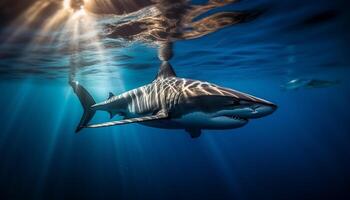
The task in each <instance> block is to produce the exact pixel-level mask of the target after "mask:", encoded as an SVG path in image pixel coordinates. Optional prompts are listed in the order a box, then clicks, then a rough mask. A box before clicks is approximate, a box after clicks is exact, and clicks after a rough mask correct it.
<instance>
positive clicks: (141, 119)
mask: <svg viewBox="0 0 350 200" xmlns="http://www.w3.org/2000/svg"><path fill="white" fill-rule="evenodd" d="M167 117H168V113H167V112H165V111H159V112H158V113H157V114H156V115H151V116H145V117H136V118H129V119H123V120H119V121H112V122H105V123H100V124H91V125H88V126H86V128H99V127H106V126H116V125H123V124H130V123H135V122H147V121H153V120H159V119H165V118H167Z"/></svg>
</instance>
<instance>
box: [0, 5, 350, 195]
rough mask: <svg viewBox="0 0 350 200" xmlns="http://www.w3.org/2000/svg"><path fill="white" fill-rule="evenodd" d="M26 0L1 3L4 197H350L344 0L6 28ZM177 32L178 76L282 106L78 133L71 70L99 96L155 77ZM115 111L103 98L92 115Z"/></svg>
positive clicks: (0, 174)
mask: <svg viewBox="0 0 350 200" xmlns="http://www.w3.org/2000/svg"><path fill="white" fill-rule="evenodd" d="M12 2H14V1H12ZM140 2H141V1H140ZM194 3H196V4H199V5H204V4H205V3H206V1H195V2H194ZM13 4H14V3H13ZM27 4H28V5H26V4H23V8H20V6H17V7H16V6H13V9H12V10H11V8H8V7H11V6H12V4H11V3H10V2H8V1H1V3H0V12H1V16H2V17H1V18H2V21H0V24H1V30H2V35H1V37H0V41H1V44H0V92H1V94H0V105H2V106H1V112H0V127H1V128H0V199H36V200H37V199H162V200H163V199H243V200H246V199H269V200H271V199H350V190H349V188H350V173H349V169H350V146H349V143H350V124H349V123H350V120H349V119H350V112H348V111H349V109H348V103H349V100H350V93H349V92H350V81H349V80H348V77H349V75H350V73H349V72H350V59H349V55H350V54H349V52H350V49H349V48H350V46H349V44H350V43H349V41H350V40H349V39H350V38H349V35H350V34H349V27H350V26H349V25H350V18H349V13H348V6H349V4H348V3H346V1H324V0H322V1H316V0H306V1H302V0H297V1H277V0H245V1H240V2H238V3H232V4H227V5H224V6H222V7H218V8H214V9H212V10H210V11H208V12H206V13H205V14H204V17H205V16H210V15H211V14H213V13H218V12H223V11H226V12H229V11H238V10H239V11H247V12H252V13H253V14H251V15H249V19H247V20H243V21H242V23H238V24H235V23H231V24H229V25H227V26H223V27H217V28H216V29H215V28H214V29H215V30H210V31H208V33H205V34H203V35H199V36H198V37H196V38H188V37H189V36H188V35H185V34H179V33H178V32H177V31H178V30H177V29H176V30H172V29H166V31H165V33H168V32H167V31H169V30H170V32H171V34H168V35H167V34H165V36H164V33H163V34H159V35H160V36H161V37H160V38H157V39H155V38H154V37H148V36H149V35H150V34H148V33H147V34H144V35H142V34H141V35H137V37H132V38H131V37H130V34H132V33H133V32H131V31H126V33H127V34H128V35H127V36H125V35H123V34H125V32H123V30H117V31H119V32H118V33H119V34H120V35H119V36H120V37H121V38H120V37H119V38H116V37H115V35H107V36H106V35H104V36H101V37H100V41H98V42H96V41H95V40H93V39H91V38H96V35H99V33H96V34H95V33H91V32H98V30H99V29H98V28H100V26H103V24H104V23H107V24H108V23H109V22H108V20H109V19H110V17H107V19H103V20H101V21H98V22H95V23H96V29H98V30H97V31H96V30H93V29H91V27H88V28H85V29H84V26H85V27H86V26H87V25H86V24H83V25H81V24H76V23H75V21H74V20H72V19H70V18H64V17H63V18H64V19H65V20H64V21H65V22H67V24H66V25H63V26H59V25H55V26H54V25H52V24H54V23H51V24H50V21H47V20H46V21H45V23H46V24H47V23H49V24H50V25H48V26H44V27H43V26H38V25H37V24H35V23H33V24H34V25H33V24H32V26H30V29H29V30H22V31H17V34H13V35H14V36H13V35H12V36H11V37H10V38H9V36H10V35H11V34H9V33H14V31H15V30H16V29H21V28H22V29H23V27H24V26H21V23H22V24H23V23H24V21H25V20H24V21H23V19H22V20H18V21H15V22H14V19H13V18H16V17H17V16H19V15H20V13H23V12H24V11H25V9H26V8H27V7H26V6H28V7H30V4H31V3H27ZM140 5H144V4H142V3H141V4H140ZM145 5H147V4H146V3H145ZM170 7H171V6H170ZM47 9H48V11H45V12H48V13H52V12H54V10H55V7H53V8H51V7H50V8H47ZM118 9H121V8H120V7H118ZM131 11H133V10H130V11H128V12H131ZM45 12H44V14H42V15H43V16H48V14H47V13H45ZM96 12H97V11H96ZM115 12H116V13H117V14H119V13H118V12H119V11H118V12H117V11H115ZM177 12H179V11H177ZM121 13H123V12H121ZM180 13H181V12H180ZM254 13H255V14H254ZM33 15H34V14H33ZM225 16H226V15H225ZM66 17H67V16H66ZM138 17H140V16H138ZM142 17H143V16H142V14H141V17H140V18H141V19H142ZM202 17H203V16H202ZM37 18H38V20H39V21H40V19H41V18H40V14H39V15H38V17H37ZM130 18H131V21H132V20H133V19H135V18H137V17H135V16H131V17H130ZM176 18H177V19H178V18H179V17H178V16H176ZM199 18H201V17H199ZM27 19H28V17H27ZM46 19H50V18H49V17H46ZM28 20H29V19H28ZM70 20H71V21H70ZM118 20H119V19H117V21H118ZM124 20H126V21H128V20H130V19H129V18H127V19H124ZM152 20H154V19H152ZM106 21H107V22H106ZM81 23H84V22H81ZM87 24H90V25H91V23H90V22H88V23H87ZM101 24H102V25H101ZM148 26H150V25H149V24H148ZM177 26H180V25H177ZM38 27H40V28H38ZM45 27H46V28H48V31H46V32H39V33H38V30H39V31H40V30H43V29H44V28H45ZM133 27H134V26H133ZM141 27H143V26H141ZM187 29H190V28H184V29H183V30H182V32H185V31H187ZM67 30H68V33H64V31H67ZM132 30H134V31H135V29H132ZM191 30H192V29H191ZM191 30H190V31H191ZM69 31H71V32H69ZM172 31H174V32H172ZM190 31H189V32H190ZM62 32H63V33H62ZM180 32H181V31H180ZM89 34H92V36H91V35H89ZM38 35H40V37H38ZM169 35H170V36H169ZM189 35H191V34H189ZM169 38H172V41H174V42H173V54H174V56H173V58H172V59H171V60H170V63H171V64H172V66H173V67H174V69H175V70H176V72H177V74H178V76H180V77H185V78H192V79H199V80H206V81H209V82H213V83H216V84H219V85H222V86H226V87H230V88H234V89H237V90H239V91H243V92H246V93H249V94H252V95H254V96H257V97H261V98H264V99H267V100H269V101H272V102H274V103H276V104H277V105H278V106H279V108H278V110H277V111H276V112H275V113H273V114H272V115H270V116H267V117H264V118H261V119H256V120H252V121H250V122H249V123H248V124H247V125H246V126H244V127H242V128H239V129H233V130H226V131H209V130H205V131H204V133H203V134H202V135H201V136H200V137H199V138H197V139H191V138H190V137H189V135H188V134H187V133H186V132H185V131H183V130H163V129H155V128H149V127H145V126H141V125H138V124H129V125H123V126H115V127H109V128H101V129H85V130H83V131H82V132H81V133H80V134H75V133H74V130H75V128H76V125H77V123H78V122H79V119H80V116H81V114H82V108H81V105H80V103H79V101H78V99H77V97H76V96H75V95H74V93H73V91H72V89H71V88H70V86H69V85H68V83H67V82H68V77H69V76H70V77H73V78H75V79H77V80H79V82H81V83H82V84H83V85H84V86H85V87H86V88H87V89H88V90H89V91H90V92H91V93H92V95H93V96H94V98H95V99H96V100H97V101H102V100H105V99H106V98H107V96H108V92H110V91H112V92H113V93H115V94H118V93H121V92H123V91H126V90H129V89H133V88H135V87H139V86H141V85H144V84H147V83H149V82H151V81H152V80H153V79H154V77H155V74H156V71H157V70H158V66H159V64H160V61H159V59H158V58H157V46H156V45H154V44H152V42H154V41H165V40H168V39H169ZM67 46H68V47H67ZM293 80H294V81H293ZM108 119H109V116H108V113H102V112H101V113H98V114H97V115H96V116H95V118H94V120H93V121H94V122H101V121H106V120H108Z"/></svg>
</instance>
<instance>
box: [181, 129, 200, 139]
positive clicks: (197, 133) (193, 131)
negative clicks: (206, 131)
mask: <svg viewBox="0 0 350 200" xmlns="http://www.w3.org/2000/svg"><path fill="white" fill-rule="evenodd" d="M185 131H186V132H187V133H189V134H190V136H191V138H198V137H199V136H201V133H202V131H201V129H199V128H186V129H185Z"/></svg>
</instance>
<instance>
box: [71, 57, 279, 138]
mask: <svg viewBox="0 0 350 200" xmlns="http://www.w3.org/2000/svg"><path fill="white" fill-rule="evenodd" d="M70 84H71V86H72V88H73V90H74V92H75V93H76V94H77V96H78V98H79V100H80V102H81V104H82V106H83V108H84V114H83V116H82V118H81V120H80V123H79V125H78V126H77V128H76V132H79V131H80V130H81V129H83V128H98V127H107V126H115V125H122V124H128V123H135V122H137V123H140V124H142V125H146V126H151V127H156V128H165V129H185V130H186V131H187V132H188V133H189V134H190V135H191V137H192V138H196V137H199V136H200V134H201V130H202V129H233V128H238V127H242V126H244V125H245V124H247V122H248V120H249V119H254V118H260V117H264V116H266V115H269V114H271V113H273V112H274V111H275V110H276V108H277V106H276V105H275V104H273V103H270V102H268V101H266V100H263V99H259V98H257V97H253V96H251V95H248V94H244V93H241V92H238V91H235V90H231V89H228V88H223V87H219V86H217V85H214V84H211V83H208V82H202V81H197V80H190V79H184V78H178V77H176V75H175V72H174V70H173V69H172V67H171V65H170V64H169V63H168V62H164V63H163V64H162V65H161V67H160V69H159V72H158V75H157V76H156V78H155V80H154V81H153V82H152V83H150V84H148V85H144V86H142V87H139V88H136V89H133V90H130V91H128V92H125V93H123V94H120V95H113V94H112V93H110V94H109V98H108V99H107V100H106V101H104V102H101V103H95V101H94V99H93V98H92V97H91V95H90V94H89V93H88V92H87V90H86V89H85V88H84V87H82V86H81V85H80V84H79V83H78V82H75V81H70ZM97 110H102V111H107V112H109V113H110V116H111V118H113V116H115V115H116V114H118V115H120V116H122V117H123V118H124V119H121V120H118V121H111V122H105V123H99V124H88V123H89V121H90V120H91V119H92V118H93V116H94V114H95V112H96V111H97Z"/></svg>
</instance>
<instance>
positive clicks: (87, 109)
mask: <svg viewBox="0 0 350 200" xmlns="http://www.w3.org/2000/svg"><path fill="white" fill-rule="evenodd" d="M69 84H70V85H71V86H72V88H73V91H74V93H75V94H76V95H77V96H78V98H79V100H80V103H81V105H82V106H83V108H84V113H83V116H82V117H81V119H80V122H79V124H78V126H77V128H76V130H75V132H76V133H77V132H79V131H80V130H81V129H83V128H84V127H85V126H86V125H87V124H88V123H89V121H90V120H91V119H92V117H93V116H94V115H95V112H96V111H95V110H93V109H92V108H91V106H92V105H94V104H95V100H94V99H93V98H92V96H91V95H90V94H89V92H88V91H87V90H86V89H85V88H84V87H83V86H81V85H79V83H78V82H76V81H70V82H69Z"/></svg>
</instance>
